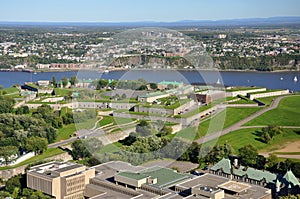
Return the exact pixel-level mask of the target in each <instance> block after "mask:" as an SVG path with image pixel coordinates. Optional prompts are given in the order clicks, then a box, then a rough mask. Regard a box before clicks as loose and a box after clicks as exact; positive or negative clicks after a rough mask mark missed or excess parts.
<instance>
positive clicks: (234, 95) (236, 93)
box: [226, 88, 267, 97]
mask: <svg viewBox="0 0 300 199" xmlns="http://www.w3.org/2000/svg"><path fill="white" fill-rule="evenodd" d="M266 90H267V89H266V88H254V89H251V90H240V91H232V92H227V93H226V96H227V97H236V96H238V95H242V96H246V95H247V94H248V93H257V92H263V91H266Z"/></svg>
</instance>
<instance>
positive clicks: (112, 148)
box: [99, 142, 123, 154]
mask: <svg viewBox="0 0 300 199" xmlns="http://www.w3.org/2000/svg"><path fill="white" fill-rule="evenodd" d="M122 146H123V145H122V144H121V143H120V142H115V143H112V144H108V145H105V146H104V147H103V148H102V149H101V150H100V152H99V153H102V154H103V153H112V152H117V151H119V147H122Z"/></svg>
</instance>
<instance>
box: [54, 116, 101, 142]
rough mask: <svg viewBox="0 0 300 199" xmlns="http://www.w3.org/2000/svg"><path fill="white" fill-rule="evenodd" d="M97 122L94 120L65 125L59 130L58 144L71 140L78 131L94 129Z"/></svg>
mask: <svg viewBox="0 0 300 199" xmlns="http://www.w3.org/2000/svg"><path fill="white" fill-rule="evenodd" d="M95 122H96V118H92V119H89V120H87V121H86V122H82V123H78V124H69V125H65V126H64V127H63V128H61V129H58V130H57V132H56V133H57V138H56V142H58V141H61V140H67V139H69V138H70V137H71V136H72V135H73V134H74V132H75V131H77V130H80V129H91V128H93V126H94V124H95Z"/></svg>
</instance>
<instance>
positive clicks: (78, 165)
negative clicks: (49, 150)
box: [54, 164, 84, 173]
mask: <svg viewBox="0 0 300 199" xmlns="http://www.w3.org/2000/svg"><path fill="white" fill-rule="evenodd" d="M80 167H84V166H83V165H80V164H74V165H69V166H66V167H63V168H59V169H55V170H54V171H55V172H58V173H61V172H65V171H69V170H72V169H77V168H80Z"/></svg>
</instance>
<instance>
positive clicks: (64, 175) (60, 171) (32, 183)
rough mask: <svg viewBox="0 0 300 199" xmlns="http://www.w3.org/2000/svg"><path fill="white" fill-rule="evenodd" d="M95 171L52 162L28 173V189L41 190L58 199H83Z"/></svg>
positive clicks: (76, 165)
mask: <svg viewBox="0 0 300 199" xmlns="http://www.w3.org/2000/svg"><path fill="white" fill-rule="evenodd" d="M92 177H95V169H90V168H86V167H85V166H83V165H79V164H74V163H69V162H67V163H61V162H50V163H46V164H42V165H38V166H34V167H32V168H31V170H29V171H28V172H27V176H26V180H27V187H29V188H31V189H34V190H40V191H42V192H43V193H45V194H48V195H50V196H53V197H55V198H56V199H83V198H84V189H85V186H86V185H87V184H89V180H90V178H92Z"/></svg>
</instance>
